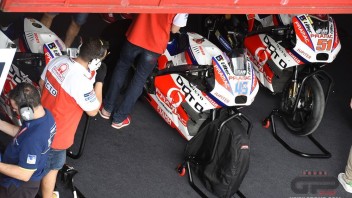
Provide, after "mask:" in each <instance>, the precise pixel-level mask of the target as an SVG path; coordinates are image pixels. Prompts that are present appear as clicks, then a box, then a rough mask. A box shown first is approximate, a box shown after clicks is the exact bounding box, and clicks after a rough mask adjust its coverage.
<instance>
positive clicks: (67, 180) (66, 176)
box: [59, 164, 85, 198]
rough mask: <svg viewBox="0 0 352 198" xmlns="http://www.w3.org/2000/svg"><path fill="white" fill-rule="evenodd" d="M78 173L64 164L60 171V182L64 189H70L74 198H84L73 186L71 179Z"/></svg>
mask: <svg viewBox="0 0 352 198" xmlns="http://www.w3.org/2000/svg"><path fill="white" fill-rule="evenodd" d="M77 173H78V171H77V170H75V169H74V168H73V167H72V166H69V165H67V164H65V165H64V166H63V167H62V169H61V170H60V172H59V174H60V176H61V181H62V182H63V183H64V184H65V187H68V188H70V189H71V191H72V193H73V197H74V198H85V196H84V195H83V194H82V193H81V191H79V190H78V188H77V187H76V186H75V185H74V184H73V177H74V176H75V175H76V174H77Z"/></svg>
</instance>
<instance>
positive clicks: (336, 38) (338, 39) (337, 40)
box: [331, 21, 340, 51]
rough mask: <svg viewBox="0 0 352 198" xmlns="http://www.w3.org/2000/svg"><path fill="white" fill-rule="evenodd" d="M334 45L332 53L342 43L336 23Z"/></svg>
mask: <svg viewBox="0 0 352 198" xmlns="http://www.w3.org/2000/svg"><path fill="white" fill-rule="evenodd" d="M334 35H335V37H334V45H333V46H332V50H331V51H334V49H336V47H337V46H338V45H339V43H340V38H339V35H338V33H337V27H336V23H335V21H334Z"/></svg>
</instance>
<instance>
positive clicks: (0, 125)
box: [0, 120, 20, 137]
mask: <svg viewBox="0 0 352 198" xmlns="http://www.w3.org/2000/svg"><path fill="white" fill-rule="evenodd" d="M19 130H20V127H19V126H15V125H13V124H10V123H8V122H5V121H3V120H0V131H2V132H4V133H6V134H8V135H10V136H12V137H15V136H16V134H17V133H18V131H19Z"/></svg>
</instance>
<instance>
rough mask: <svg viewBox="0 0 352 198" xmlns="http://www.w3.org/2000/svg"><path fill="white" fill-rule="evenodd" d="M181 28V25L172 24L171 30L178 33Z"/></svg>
mask: <svg viewBox="0 0 352 198" xmlns="http://www.w3.org/2000/svg"><path fill="white" fill-rule="evenodd" d="M180 29H181V27H179V26H177V25H174V24H172V27H171V32H172V33H173V34H176V33H178V32H179V31H180Z"/></svg>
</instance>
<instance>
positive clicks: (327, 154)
mask: <svg viewBox="0 0 352 198" xmlns="http://www.w3.org/2000/svg"><path fill="white" fill-rule="evenodd" d="M275 116H277V117H279V118H282V116H283V115H282V114H281V113H280V111H279V110H277V109H274V110H273V111H272V112H271V113H270V115H269V116H268V117H267V118H265V119H264V121H263V123H262V124H263V126H264V127H265V128H269V125H270V123H271V128H272V134H273V136H274V137H275V139H276V140H277V141H279V142H280V144H282V145H283V146H284V147H285V148H286V149H287V150H288V151H290V152H291V153H294V154H296V155H298V156H301V157H305V158H330V157H331V153H330V152H329V151H327V150H326V149H325V148H324V147H323V146H322V145H321V144H320V143H319V142H318V141H317V140H316V139H315V138H314V137H313V136H312V135H311V134H310V135H307V137H308V138H309V139H310V141H311V142H312V143H313V144H314V145H315V146H317V147H318V148H319V150H320V151H321V152H322V153H320V154H313V153H305V152H302V151H298V150H296V149H294V148H292V147H291V146H289V145H288V144H287V143H286V142H285V141H284V140H283V139H282V138H281V137H280V136H279V135H278V133H277V130H276V125H275V120H274V118H275Z"/></svg>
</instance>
